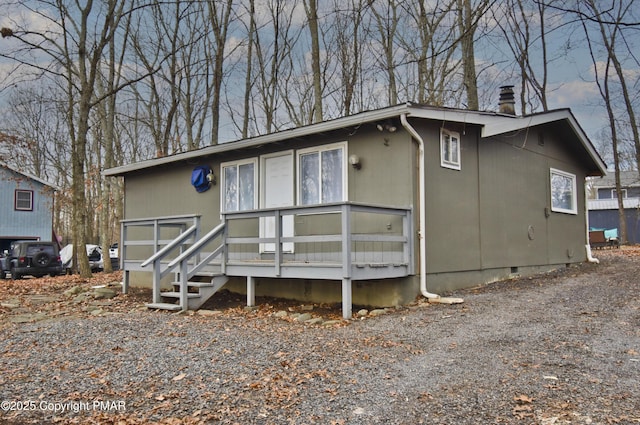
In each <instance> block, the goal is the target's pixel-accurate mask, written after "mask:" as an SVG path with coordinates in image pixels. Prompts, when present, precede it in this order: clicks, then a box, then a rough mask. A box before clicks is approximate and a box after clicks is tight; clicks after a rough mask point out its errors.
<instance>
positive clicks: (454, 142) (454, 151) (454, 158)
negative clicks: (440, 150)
mask: <svg viewBox="0 0 640 425" xmlns="http://www.w3.org/2000/svg"><path fill="white" fill-rule="evenodd" d="M458 149H459V146H458V138H457V137H453V136H452V137H451V151H450V152H449V154H450V155H451V156H450V158H449V161H451V162H452V163H454V164H457V163H458Z"/></svg>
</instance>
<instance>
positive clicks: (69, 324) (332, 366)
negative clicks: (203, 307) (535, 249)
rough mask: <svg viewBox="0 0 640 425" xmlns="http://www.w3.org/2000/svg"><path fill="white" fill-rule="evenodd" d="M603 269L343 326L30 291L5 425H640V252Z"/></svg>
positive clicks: (3, 349)
mask: <svg viewBox="0 0 640 425" xmlns="http://www.w3.org/2000/svg"><path fill="white" fill-rule="evenodd" d="M596 256H598V257H599V258H600V259H601V264H599V265H591V264H586V265H583V266H580V267H577V268H570V269H567V270H563V271H560V272H556V273H552V274H549V275H545V276H539V277H535V278H532V279H525V278H523V279H515V280H511V281H507V282H499V283H496V284H492V285H488V286H484V287H481V288H476V289H474V290H468V291H461V292H458V293H456V294H455V295H456V296H462V297H463V298H464V299H465V303H464V304H461V305H429V304H427V303H425V302H423V301H420V302H417V303H415V304H414V305H411V306H407V307H405V308H402V309H397V310H393V311H388V312H387V313H386V314H383V315H379V316H376V317H372V316H367V317H364V318H361V319H354V320H352V321H350V322H348V324H347V323H339V324H333V325H332V324H329V325H327V324H324V325H312V324H309V323H305V322H301V321H298V320H297V319H296V318H297V317H299V316H297V314H298V313H301V312H302V311H304V312H306V313H307V314H311V316H313V317H316V316H325V318H333V317H338V318H339V317H340V314H341V313H340V311H339V309H333V310H331V309H326V308H323V307H326V306H315V307H314V308H313V310H309V309H310V307H301V306H300V305H299V304H296V303H286V302H278V301H276V300H258V301H259V302H262V305H261V306H260V308H259V309H258V310H254V311H246V310H245V309H243V308H242V303H241V299H239V298H233V297H230V296H229V295H226V296H225V298H226V300H225V301H224V302H225V305H215V304H213V305H211V306H208V307H210V308H208V310H209V311H208V312H207V314H206V315H204V314H190V315H176V314H170V313H166V312H153V311H147V310H145V309H141V308H140V307H139V306H140V304H142V303H143V302H144V301H148V299H147V296H148V294H137V295H136V294H133V295H126V296H124V295H122V294H118V295H117V296H116V297H115V298H113V299H112V300H109V301H101V302H102V304H100V306H101V308H100V311H99V312H98V313H96V311H97V310H95V309H93V310H92V309H90V308H87V306H88V305H89V303H81V302H79V301H77V300H76V302H75V304H73V303H72V302H71V301H70V300H67V298H64V297H63V298H60V292H61V291H63V290H64V288H61V287H60V285H52V286H51V288H52V289H50V290H49V292H48V293H45V294H44V295H43V294H42V293H39V294H37V295H39V296H40V297H41V298H39V299H40V301H41V303H40V304H37V303H32V304H30V303H29V302H28V300H29V299H30V298H29V297H30V296H33V294H31V293H30V292H29V291H28V290H22V291H18V292H16V291H15V290H14V292H13V295H12V296H11V297H12V298H11V300H9V298H8V296H7V295H5V296H4V298H1V297H0V300H2V301H3V303H4V304H3V307H2V309H0V313H1V314H0V331H1V332H2V336H3V337H2V340H1V341H0V353H1V355H2V364H1V372H2V374H1V376H0V400H3V401H4V402H3V403H2V411H0V415H1V416H0V423H8V424H23V423H105V424H107V423H108V424H142V423H145V424H146V423H162V424H200V423H207V424H208V423H221V424H236V423H237V424H456V425H457V424H474V425H475V424H501V423H508V424H512V423H514V424H614V423H615V424H638V423H640V292H639V289H640V284H639V283H638V282H639V280H638V277H639V276H640V250H637V249H628V248H627V249H624V250H615V251H604V252H596ZM6 284H8V283H6V281H0V285H6ZM31 288H33V286H31ZM41 292H47V291H41ZM47 296H49V298H46V297H47ZM42 297H44V298H42ZM56 297H57V298H56ZM214 298H215V297H214ZM31 299H33V298H31ZM43 299H44V300H45V301H42V300H43ZM47 300H48V301H47ZM11 301H12V302H13V303H14V304H11ZM213 302H214V303H215V301H213ZM220 302H222V301H220ZM94 303H95V301H94ZM20 304H21V305H22V306H21V307H20V308H22V310H20V308H18V307H17V306H18V305H20ZM36 304H37V305H38V306H39V307H38V308H39V309H40V310H41V311H43V312H42V313H41V314H40V313H39V314H40V316H34V317H35V318H34V321H32V323H11V322H10V319H11V318H12V317H15V315H16V314H17V313H21V314H23V315H24V313H25V311H24V309H28V308H29V306H30V305H36ZM43 305H44V306H45V307H43ZM74 305H75V308H76V309H77V311H78V313H74V314H71V313H70V312H69V309H70V308H71V307H72V306H74ZM33 308H35V307H33ZM32 313H33V312H32ZM35 320H37V321H35ZM13 322H19V321H16V320H14V321H13Z"/></svg>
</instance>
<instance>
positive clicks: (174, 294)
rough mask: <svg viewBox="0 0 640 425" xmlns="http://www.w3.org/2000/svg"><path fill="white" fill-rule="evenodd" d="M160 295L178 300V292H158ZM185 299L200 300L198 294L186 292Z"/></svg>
mask: <svg viewBox="0 0 640 425" xmlns="http://www.w3.org/2000/svg"><path fill="white" fill-rule="evenodd" d="M160 295H161V296H163V297H168V298H180V292H175V291H168V292H160ZM187 298H200V294H196V293H193V292H188V293H187Z"/></svg>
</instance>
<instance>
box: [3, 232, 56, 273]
mask: <svg viewBox="0 0 640 425" xmlns="http://www.w3.org/2000/svg"><path fill="white" fill-rule="evenodd" d="M0 265H1V266H2V270H1V271H0V277H2V278H4V277H5V276H6V273H7V272H9V273H11V279H14V280H15V279H20V278H21V277H22V276H24V275H31V276H34V277H42V276H44V275H46V274H48V275H50V276H57V275H59V274H62V262H61V261H60V253H59V251H58V246H57V245H56V244H55V243H53V242H39V241H18V242H14V243H13V244H12V245H11V252H10V253H9V256H8V257H7V258H4V259H3V261H2V262H1V264H0Z"/></svg>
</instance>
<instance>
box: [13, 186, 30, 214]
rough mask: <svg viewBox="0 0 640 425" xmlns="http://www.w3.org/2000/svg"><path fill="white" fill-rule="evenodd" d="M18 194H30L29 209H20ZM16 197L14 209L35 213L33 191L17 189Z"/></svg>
mask: <svg viewBox="0 0 640 425" xmlns="http://www.w3.org/2000/svg"><path fill="white" fill-rule="evenodd" d="M18 193H28V194H29V208H20V207H19V206H18ZM14 196H15V199H14V201H13V204H14V209H15V210H16V211H33V190H27V189H16V190H15V195H14Z"/></svg>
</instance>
